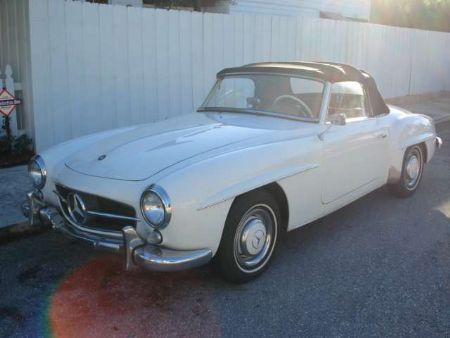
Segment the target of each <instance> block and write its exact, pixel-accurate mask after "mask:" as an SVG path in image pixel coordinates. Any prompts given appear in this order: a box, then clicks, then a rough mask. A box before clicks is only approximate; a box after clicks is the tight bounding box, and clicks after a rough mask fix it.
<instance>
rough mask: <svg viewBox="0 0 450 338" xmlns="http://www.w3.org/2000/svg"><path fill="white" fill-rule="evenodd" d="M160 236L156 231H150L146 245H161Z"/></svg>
mask: <svg viewBox="0 0 450 338" xmlns="http://www.w3.org/2000/svg"><path fill="white" fill-rule="evenodd" d="M161 242H162V235H161V233H160V232H159V231H158V230H152V231H150V232H149V234H148V236H147V243H150V244H161Z"/></svg>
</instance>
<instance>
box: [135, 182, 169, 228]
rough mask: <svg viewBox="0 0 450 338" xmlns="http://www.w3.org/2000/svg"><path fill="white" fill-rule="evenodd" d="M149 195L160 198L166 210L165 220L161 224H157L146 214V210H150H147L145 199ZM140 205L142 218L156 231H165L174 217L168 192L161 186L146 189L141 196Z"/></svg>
mask: <svg viewBox="0 0 450 338" xmlns="http://www.w3.org/2000/svg"><path fill="white" fill-rule="evenodd" d="M149 194H153V196H154V197H156V198H158V199H159V201H160V202H161V205H162V207H163V209H164V216H163V219H162V220H161V221H160V222H159V223H157V222H155V221H154V220H151V219H150V216H149V215H148V214H147V212H146V209H148V208H146V206H145V199H146V197H147V196H148V195H149ZM140 205H141V213H142V216H143V217H144V220H145V221H146V222H147V223H148V224H149V225H150V226H151V227H153V228H155V229H164V228H165V227H166V226H167V225H168V224H169V222H170V218H171V217H172V202H171V201H170V198H169V195H168V194H167V192H166V191H165V190H164V189H163V188H161V187H160V186H158V185H156V184H153V185H151V186H150V187H148V188H147V189H145V190H144V192H143V193H142V195H141V203H140Z"/></svg>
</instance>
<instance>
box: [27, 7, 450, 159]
mask: <svg viewBox="0 0 450 338" xmlns="http://www.w3.org/2000/svg"><path fill="white" fill-rule="evenodd" d="M29 10H30V33H31V37H30V41H31V63H32V88H33V108H34V116H35V130H36V147H37V149H38V150H39V151H41V150H44V149H46V148H48V147H49V146H51V145H53V144H56V143H59V142H62V141H65V140H67V139H70V138H73V137H77V136H81V135H85V134H88V133H92V132H96V131H100V130H105V129H110V128H116V127H120V126H127V125H132V124H136V123H143V122H152V121H156V120H160V119H166V118H169V117H172V116H175V115H179V114H186V113H189V112H192V111H194V110H195V109H196V108H197V107H198V106H199V105H200V104H201V102H202V100H203V99H204V97H205V95H206V94H207V92H208V90H209V89H210V87H211V86H212V84H213V82H214V80H215V74H216V73H217V72H218V71H219V70H220V69H222V68H224V67H228V66H236V65H242V64H246V63H250V62H256V61H270V60H272V61H275V60H278V61H282V60H324V61H327V60H329V61H337V62H345V63H350V64H352V65H354V66H356V67H360V68H363V69H366V70H367V71H369V72H370V73H372V74H373V76H374V77H375V79H376V80H377V83H378V85H379V87H380V89H381V92H382V94H384V95H385V96H386V97H396V96H404V95H409V94H418V93H424V92H434V91H439V90H443V89H445V88H447V89H449V88H450V83H449V79H450V76H449V75H450V64H449V61H448V60H449V59H450V34H445V33H436V32H425V31H416V30H408V29H405V28H395V27H385V26H379V25H370V24H364V23H357V22H344V21H333V20H324V19H314V18H305V17H297V18H288V17H278V16H257V15H248V16H247V15H224V14H213V13H205V14H202V13H196V12H188V11H167V10H154V9H149V8H131V7H130V8H127V7H123V6H107V5H95V4H88V3H82V2H78V1H75V2H72V1H70V2H64V1H53V0H30V8H29Z"/></svg>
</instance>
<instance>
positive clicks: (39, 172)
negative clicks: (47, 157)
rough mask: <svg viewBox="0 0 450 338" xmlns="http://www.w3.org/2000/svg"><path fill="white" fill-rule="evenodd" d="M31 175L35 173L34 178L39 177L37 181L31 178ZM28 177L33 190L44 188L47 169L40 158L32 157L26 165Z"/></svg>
mask: <svg viewBox="0 0 450 338" xmlns="http://www.w3.org/2000/svg"><path fill="white" fill-rule="evenodd" d="M33 165H36V168H33ZM33 173H35V175H36V177H39V181H37V180H36V179H35V178H34V177H33ZM28 176H29V177H30V179H31V182H32V183H33V186H34V188H36V189H42V188H43V187H44V186H45V183H46V182H47V169H46V167H45V163H44V160H43V159H42V157H41V156H39V155H36V156H34V157H33V158H32V159H31V160H30V162H29V163H28Z"/></svg>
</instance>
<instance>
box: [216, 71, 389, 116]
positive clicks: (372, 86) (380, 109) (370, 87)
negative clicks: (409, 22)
mask: <svg viewBox="0 0 450 338" xmlns="http://www.w3.org/2000/svg"><path fill="white" fill-rule="evenodd" d="M246 73H268V74H270V73H274V74H283V75H284V74H286V75H297V76H301V77H309V78H315V79H319V80H322V81H328V82H331V83H335V82H343V81H356V82H359V83H361V84H362V85H363V87H364V88H365V91H366V93H367V96H369V101H370V104H371V106H372V110H373V114H374V115H382V114H387V113H389V108H388V106H387V105H386V103H385V102H384V100H383V97H382V96H381V94H380V92H379V91H378V88H377V85H376V83H375V80H374V79H373V78H372V77H371V76H370V75H369V74H368V73H367V72H365V71H362V70H358V69H356V68H354V67H352V66H349V65H346V64H341V63H333V62H262V63H252V64H248V65H244V66H241V67H233V68H225V69H223V70H221V71H220V72H219V73H217V77H218V78H223V77H224V76H226V75H232V74H246Z"/></svg>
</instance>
